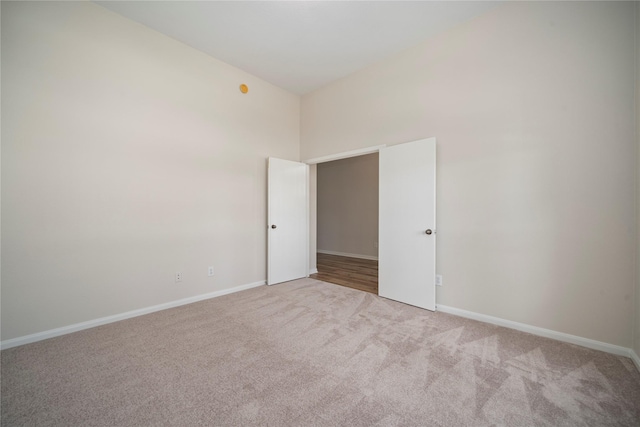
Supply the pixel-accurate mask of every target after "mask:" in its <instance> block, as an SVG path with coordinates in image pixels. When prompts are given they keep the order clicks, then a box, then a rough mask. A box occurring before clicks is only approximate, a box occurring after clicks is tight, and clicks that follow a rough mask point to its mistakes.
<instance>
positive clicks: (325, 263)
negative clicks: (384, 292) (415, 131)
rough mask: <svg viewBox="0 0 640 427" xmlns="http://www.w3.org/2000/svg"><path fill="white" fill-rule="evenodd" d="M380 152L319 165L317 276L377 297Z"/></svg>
mask: <svg viewBox="0 0 640 427" xmlns="http://www.w3.org/2000/svg"><path fill="white" fill-rule="evenodd" d="M378 159H379V155H378V152H374V153H370V154H364V155H360V156H355V157H348V158H344V159H340V160H333V161H327V162H323V163H319V164H317V169H316V194H317V207H316V212H317V217H316V222H317V243H316V252H317V255H316V257H317V258H316V263H317V270H318V273H316V274H312V275H310V277H312V278H315V279H318V280H322V281H325V282H329V283H333V284H337V285H341V286H346V287H350V288H353V289H358V290H361V291H365V292H371V293H374V294H376V295H377V294H378V191H379V190H378V186H379V173H378V168H379V166H378Z"/></svg>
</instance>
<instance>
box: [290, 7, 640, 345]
mask: <svg viewBox="0 0 640 427" xmlns="http://www.w3.org/2000/svg"><path fill="white" fill-rule="evenodd" d="M633 8H634V5H633V3H623V2H605V3H593V2H539V3H538V2H526V3H524V2H523V3H521V2H515V3H507V4H505V5H503V6H500V7H498V8H496V9H494V10H493V11H491V12H488V13H487V14H485V15H482V16H480V17H478V18H476V19H475V20H473V21H471V22H469V23H467V24H464V25H462V26H460V27H457V28H455V29H453V30H451V31H448V32H446V33H444V34H442V35H441V36H439V37H437V38H434V39H431V40H429V41H427V42H425V43H423V44H421V45H419V46H416V47H415V48H412V49H409V50H407V51H405V52H403V53H401V54H400V55H398V56H396V57H394V58H391V59H389V60H386V61H383V62H381V63H379V64H377V65H375V66H372V67H370V68H368V69H366V70H364V71H361V72H358V73H355V74H353V75H351V76H349V77H347V78H344V79H342V80H340V81H338V82H336V83H333V84H331V85H329V86H327V87H325V88H323V89H320V90H318V91H316V92H313V93H311V94H309V95H305V96H304V97H303V99H302V129H301V135H302V136H301V138H302V140H301V156H302V158H315V157H320V156H325V155H330V154H334V153H339V152H344V151H348V150H353V149H359V148H364V147H370V146H375V145H380V144H394V143H400V142H405V141H411V140H416V139H420V138H425V137H431V136H435V137H436V138H437V139H438V158H437V162H438V176H437V182H438V187H437V191H438V197H437V215H438V252H437V268H438V273H439V274H442V275H443V279H444V286H443V287H442V288H439V289H438V296H437V298H438V299H437V301H438V303H439V304H444V305H448V306H452V307H456V308H460V309H465V310H469V311H473V312H477V313H482V314H486V315H491V316H495V317H499V318H503V319H508V320H512V321H517V322H522V323H526V324H530V325H534V326H538V327H542V328H547V329H551V330H556V331H559V332H564V333H569V334H574V335H578V336H581V337H586V338H590V339H594V340H598V341H603V342H607V343H611V344H615V345H621V346H625V347H630V346H631V345H632V323H633V310H634V301H633V293H634V286H635V282H634V276H635V272H634V269H635V264H636V260H635V257H634V253H635V252H634V248H635V244H636V239H635V236H634V233H633V230H634V229H635V217H634V199H635V172H634V168H635V145H636V142H635V136H634V132H635V130H634V116H633V111H634V110H633V105H634V79H635V76H634V61H635V59H634V58H635V54H634V49H635V46H634V38H635V36H634V13H633V11H634V9H633Z"/></svg>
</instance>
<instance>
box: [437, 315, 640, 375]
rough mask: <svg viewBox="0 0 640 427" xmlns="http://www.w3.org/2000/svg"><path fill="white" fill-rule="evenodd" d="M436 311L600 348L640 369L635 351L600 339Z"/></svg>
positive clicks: (481, 317)
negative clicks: (629, 360) (621, 357)
mask: <svg viewBox="0 0 640 427" xmlns="http://www.w3.org/2000/svg"><path fill="white" fill-rule="evenodd" d="M436 311H441V312H443V313H448V314H454V315H456V316H460V317H466V318H467V319H473V320H477V321H480V322H485V323H491V324H493V325H497V326H504V327H505V328H509V329H515V330H518V331H522V332H527V333H530V334H533V335H538V336H541V337H545V338H551V339H554V340H558V341H563V342H566V343H570V344H576V345H579V346H582V347H587V348H591V349H593V350H600V351H604V352H607V353H612V354H616V355H618V356H625V357H629V358H630V359H631V360H633V362H634V363H635V365H636V368H638V371H640V358H638V355H637V354H636V352H635V351H633V349H631V348H627V347H622V346H619V345H614V344H608V343H605V342H601V341H596V340H592V339H589V338H583V337H579V336H577V335H571V334H565V333H564V332H557V331H553V330H551V329H544V328H539V327H537V326H531V325H527V324H526V323H519V322H513V321H511V320H506V319H501V318H499V317H493V316H488V315H486V314H481V313H475V312H473V311H467V310H462V309H460V308H455V307H449V306H446V305H442V304H437V305H436Z"/></svg>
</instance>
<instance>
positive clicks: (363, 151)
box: [303, 144, 387, 165]
mask: <svg viewBox="0 0 640 427" xmlns="http://www.w3.org/2000/svg"><path fill="white" fill-rule="evenodd" d="M386 146H387V145H386V144H383V145H375V146H373V147H367V148H359V149H357V150H351V151H344V152H342V153H337V154H330V155H328V156H322V157H315V158H313V159H308V160H305V161H304V162H303V163H306V164H308V165H315V164H318V163H324V162H332V161H334V160H341V159H348V158H349V157H356V156H363V155H365V154H371V153H377V152H378V151H380V149H382V148H384V147H386Z"/></svg>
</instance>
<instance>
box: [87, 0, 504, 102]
mask: <svg viewBox="0 0 640 427" xmlns="http://www.w3.org/2000/svg"><path fill="white" fill-rule="evenodd" d="M95 3H98V4H100V5H101V6H103V7H105V8H107V9H110V10H112V11H113V12H116V13H118V14H120V15H122V16H125V17H127V18H129V19H132V20H134V21H137V22H139V23H141V24H143V25H145V26H148V27H150V28H152V29H154V30H156V31H159V32H161V33H163V34H165V35H167V36H169V37H172V38H174V39H176V40H179V41H181V42H183V43H185V44H187V45H189V46H191V47H193V48H195V49H198V50H200V51H202V52H205V53H207V54H209V55H211V56H213V57H215V58H217V59H219V60H222V61H224V62H226V63H228V64H231V65H233V66H235V67H238V68H240V69H242V70H244V71H246V72H248V73H251V74H253V75H256V76H258V77H260V78H262V79H264V80H266V81H268V82H271V83H273V84H274V85H276V86H279V87H282V88H284V89H287V90H289V91H291V92H294V93H297V94H305V93H308V92H311V91H313V90H315V89H318V88H320V87H322V86H324V85H327V84H329V83H331V82H332V81H335V80H337V79H340V78H342V77H345V76H347V75H349V74H351V73H353V72H355V71H358V70H360V69H362V68H365V67H367V66H369V65H372V64H374V63H376V62H378V61H381V60H382V59H385V58H387V57H389V56H392V55H394V54H395V53H398V52H400V51H402V50H404V49H407V48H409V47H411V46H414V45H416V44H419V43H420V42H422V41H424V40H426V39H427V38H429V37H432V36H434V35H436V34H437V33H439V32H442V31H444V30H446V29H448V28H451V27H453V26H455V25H458V24H460V23H462V22H464V21H467V20H470V19H473V18H474V17H476V16H478V15H480V14H482V13H484V12H486V11H487V10H489V9H491V8H493V7H495V6H496V5H497V4H498V3H499V2H466V1H461V2H455V1H454V2H440V1H246V2H245V1H199V2H196V1H96V2H95Z"/></svg>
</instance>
